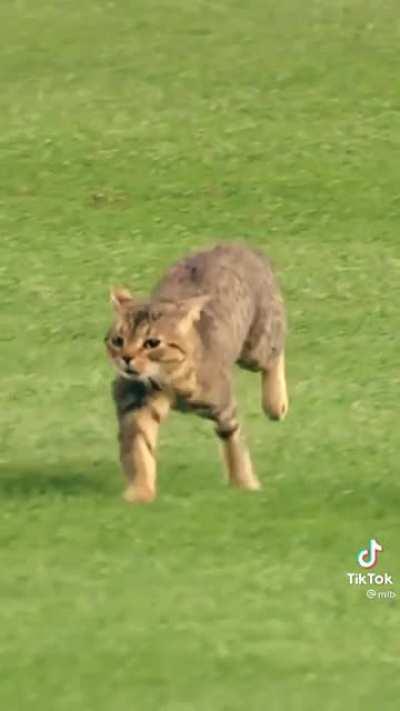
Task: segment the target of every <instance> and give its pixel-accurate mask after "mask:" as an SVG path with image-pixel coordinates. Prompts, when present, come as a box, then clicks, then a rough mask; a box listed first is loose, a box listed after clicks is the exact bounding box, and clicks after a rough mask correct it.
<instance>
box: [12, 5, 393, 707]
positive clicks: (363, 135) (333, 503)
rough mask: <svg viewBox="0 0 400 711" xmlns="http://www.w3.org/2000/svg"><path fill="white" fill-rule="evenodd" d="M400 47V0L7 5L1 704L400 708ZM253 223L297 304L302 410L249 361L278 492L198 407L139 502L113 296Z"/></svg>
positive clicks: (246, 409) (250, 429)
mask: <svg viewBox="0 0 400 711" xmlns="http://www.w3.org/2000/svg"><path fill="white" fill-rule="evenodd" d="M399 42H400V19H399V7H398V2H397V0H386V2H384V3H383V2H382V1H381V0H308V1H307V2H304V1H303V0H280V2H279V3H277V2H275V0H248V1H247V2H240V1H239V0H215V2H214V1H213V0H158V1H157V2H156V1H155V0H136V1H135V2H134V0H118V1H114V2H112V1H111V0H110V1H107V0H81V1H80V2H75V0H64V1H63V2H62V3H55V2H53V1H52V0H36V1H34V0H2V3H1V8H0V47H1V49H0V60H1V62H0V67H1V69H0V72H1V92H0V142H1V147H0V148H1V152H0V174H1V187H0V269H1V294H0V338H1V358H2V361H1V368H0V378H1V391H2V396H3V399H2V402H3V404H2V407H1V411H0V426H1V452H0V468H1V473H0V496H1V514H0V537H1V541H2V547H1V568H2V572H1V605H0V705H1V708H3V709H7V710H9V711H28V710H29V711H39V710H40V711H71V710H72V709H82V710H83V711H92V710H93V711H131V710H132V709H134V711H155V710H157V711H158V710H160V711H243V709H247V710H248V711H265V710H266V709H268V710H269V711H320V710H321V709H324V711H343V710H346V711H347V710H349V711H354V710H357V709H362V710H363V711H378V710H379V711H387V710H388V711H389V710H392V709H393V710H394V709H398V708H399V698H400V673H399V671H400V669H399V668H400V642H399V623H400V614H399V609H400V608H399V605H400V599H399V597H400V578H399V575H400V552H399V533H400V525H399V508H400V477H399V458H400V457H399V445H400V436H399V428H398V419H399V418H398V397H399V395H398V393H399V385H400V371H399V356H398V350H399V331H400V317H399V280H400V244H399V226H400V161H399V148H400V93H399V76H400V55H399ZM231 238H243V239H245V240H247V241H248V243H249V244H252V245H257V246H260V247H262V248H263V249H265V251H266V252H267V253H269V254H270V255H271V257H272V259H273V261H274V263H275V264H276V265H277V269H278V271H279V274H280V278H281V283H282V286H283V290H284V293H285V296H286V300H287V304H288V310H289V319H290V338H289V342H288V369H289V384H290V394H291V411H290V414H289V417H288V419H287V421H286V422H285V423H283V424H273V423H270V422H269V421H268V420H266V418H265V417H264V415H263V414H262V413H261V410H260V407H259V383H258V378H257V377H256V376H252V375H247V374H243V373H238V378H237V387H238V392H239V400H240V403H241V412H242V419H243V421H244V427H245V430H246V432H247V436H248V440H249V443H250V446H251V448H252V452H253V455H254V459H255V463H256V467H257V470H258V473H259V476H260V478H261V479H262V481H263V483H264V489H263V491H262V493H261V494H259V495H257V494H256V495H254V494H245V493H238V492H234V491H231V490H229V489H228V488H227V487H226V485H225V483H224V481H223V479H222V476H221V469H220V462H219V457H218V451H217V444H216V442H215V441H214V435H213V432H212V428H211V427H210V426H209V425H208V424H207V423H205V422H202V421H199V420H196V419H193V418H185V417H182V416H179V415H174V416H172V418H171V419H170V421H169V422H168V424H167V425H166V426H165V428H164V429H163V431H162V436H161V447H160V495H159V499H158V500H157V502H156V503H155V504H153V505H151V506H149V507H142V508H140V507H139V508H138V507H136V508H132V507H128V506H126V505H124V504H123V503H122V501H121V498H120V495H121V491H122V478H121V475H120V472H119V466H118V461H117V449H116V439H115V423H114V412H113V407H112V403H111V399H110V395H109V392H110V385H109V384H110V382H111V378H112V372H111V369H110V367H109V365H108V363H107V360H106V358H105V354H104V347H103V342H102V339H103V336H104V333H105V330H106V328H107V326H108V324H109V319H110V307H109V304H108V289H109V287H110V285H111V284H114V283H115V284H120V283H122V284H126V285H129V286H131V287H132V288H133V289H136V291H138V292H143V293H145V292H146V290H147V289H148V288H149V287H150V286H151V285H152V284H153V282H154V281H155V280H156V279H157V278H158V276H159V275H160V273H161V272H162V270H163V269H164V268H165V266H166V265H168V264H169V263H170V262H171V261H172V260H174V259H175V258H178V257H179V256H181V255H183V254H185V252H187V251H188V250H191V249H193V248H195V247H201V246H204V245H207V244H212V243H213V242H215V241H220V240H225V239H231ZM396 423H397V424H396ZM370 538H377V539H378V540H379V541H380V542H381V543H382V544H383V546H384V549H385V550H384V552H383V553H382V555H381V558H380V561H379V564H378V566H377V568H376V570H377V571H378V572H387V573H389V574H391V575H392V576H393V578H394V585H393V586H392V588H391V589H392V590H394V591H396V592H397V599H393V600H389V599H373V600H369V599H367V597H366V589H367V588H366V586H362V585H359V586H355V585H353V586H350V585H349V584H348V581H347V579H346V572H349V571H350V572H356V571H357V570H358V571H360V569H359V568H358V567H357V563H356V553H357V551H358V550H359V549H360V548H361V547H365V546H366V545H367V542H368V540H369V539H370ZM368 587H371V586H368ZM372 587H373V586H372Z"/></svg>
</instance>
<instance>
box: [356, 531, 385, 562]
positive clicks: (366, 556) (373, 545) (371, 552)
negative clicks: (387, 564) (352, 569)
mask: <svg viewBox="0 0 400 711" xmlns="http://www.w3.org/2000/svg"><path fill="white" fill-rule="evenodd" d="M381 551H383V546H381V545H380V543H378V541H377V540H376V539H375V538H371V540H370V541H369V542H368V548H361V550H360V551H359V552H358V553H357V562H358V565H361V567H362V568H373V567H374V565H376V564H377V562H378V553H380V552H381Z"/></svg>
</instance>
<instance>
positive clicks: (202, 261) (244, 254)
mask: <svg viewBox="0 0 400 711" xmlns="http://www.w3.org/2000/svg"><path fill="white" fill-rule="evenodd" d="M272 282H273V277H272V271H271V267H270V265H269V262H268V260H267V258H266V257H265V256H264V255H263V254H262V253H261V252H257V251H255V250H252V249H249V248H248V247H246V246H244V245H242V244H230V243H228V244H221V245H217V246H215V247H214V248H212V249H209V250H204V251H201V252H197V253H195V254H193V255H189V256H188V257H185V258H184V259H182V260H181V261H179V262H177V263H176V264H174V265H173V266H172V267H171V268H170V269H169V270H168V271H167V273H166V274H165V276H164V277H163V279H162V280H161V281H160V283H159V284H158V285H157V287H156V289H155V290H154V292H153V296H155V297H158V298H167V299H183V298H186V297H190V296H194V295H196V294H200V293H201V294H203V293H207V294H210V296H211V300H212V301H215V300H216V299H218V301H219V302H220V303H225V302H226V303H230V304H231V307H232V306H233V305H234V303H233V302H234V301H235V297H238V298H241V299H243V298H246V297H247V298H251V297H252V296H253V297H255V296H257V294H258V292H259V291H260V290H262V291H263V292H265V289H266V288H268V287H269V286H270V287H271V288H273V286H274V285H273V283H272Z"/></svg>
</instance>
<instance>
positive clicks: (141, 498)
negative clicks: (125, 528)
mask: <svg viewBox="0 0 400 711" xmlns="http://www.w3.org/2000/svg"><path fill="white" fill-rule="evenodd" d="M122 498H123V499H124V501H126V503H128V504H149V503H151V502H152V501H154V499H155V498H156V492H155V491H154V489H150V488H147V487H138V486H128V488H127V489H125V491H124V493H123V495H122Z"/></svg>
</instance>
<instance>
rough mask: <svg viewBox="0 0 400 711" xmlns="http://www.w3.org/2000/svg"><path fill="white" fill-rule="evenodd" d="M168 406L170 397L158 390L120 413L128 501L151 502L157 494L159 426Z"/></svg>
mask: <svg viewBox="0 0 400 711" xmlns="http://www.w3.org/2000/svg"><path fill="white" fill-rule="evenodd" d="M169 409H170V403H169V400H168V398H167V397H166V395H165V394H164V393H161V392H158V393H156V394H152V395H150V396H149V397H146V398H144V399H143V401H139V402H133V403H132V406H131V407H129V408H127V409H125V410H122V411H121V410H120V412H119V413H118V421H119V446H120V460H121V464H122V468H123V470H124V473H125V476H126V478H127V487H126V489H125V492H124V499H125V501H127V502H128V503H149V502H150V501H153V500H154V499H155V497H156V494H157V482H156V475H157V462H156V447H157V439H158V430H159V426H160V423H161V422H162V420H163V419H164V418H165V417H166V416H167V414H168V411H169Z"/></svg>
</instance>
